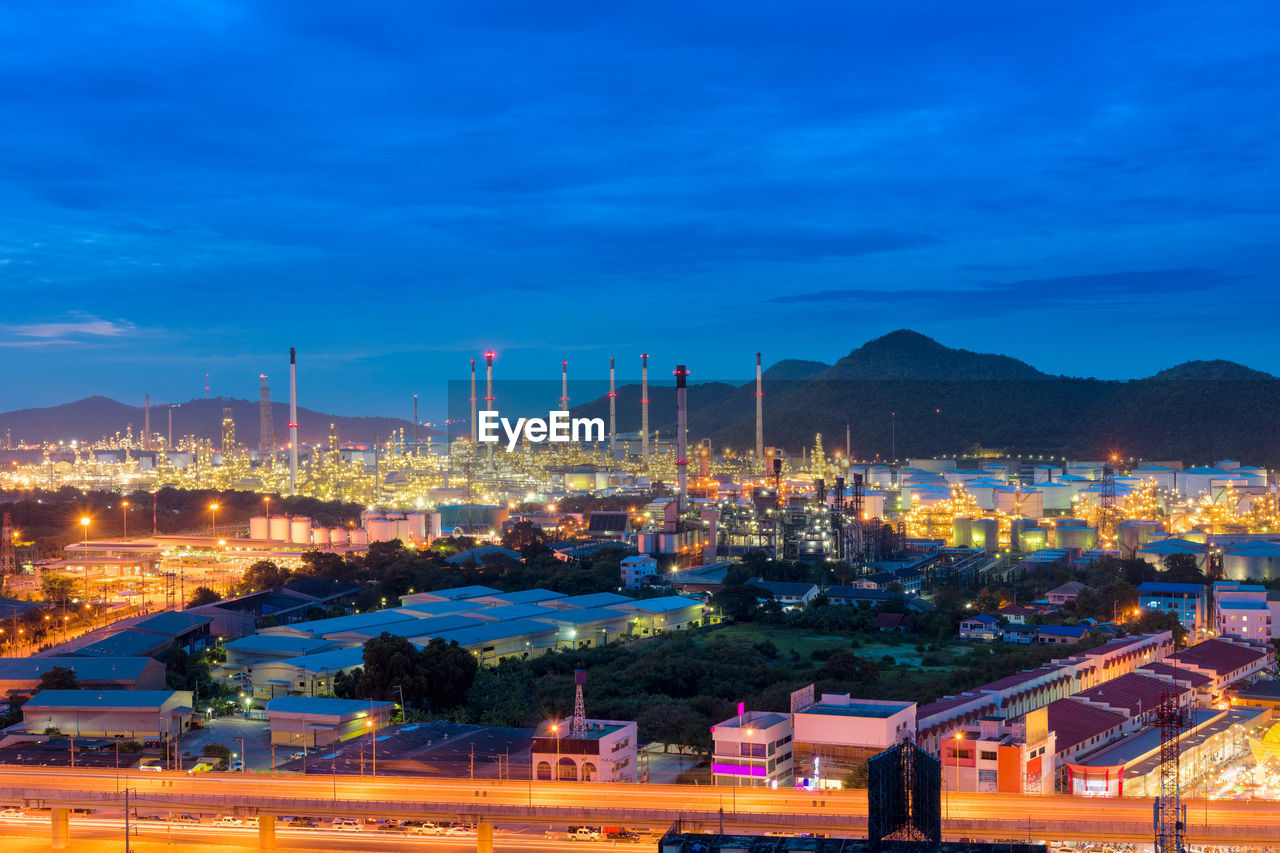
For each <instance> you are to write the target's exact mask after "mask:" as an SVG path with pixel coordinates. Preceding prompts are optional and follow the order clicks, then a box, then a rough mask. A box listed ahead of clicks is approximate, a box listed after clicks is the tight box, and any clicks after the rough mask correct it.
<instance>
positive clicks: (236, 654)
mask: <svg viewBox="0 0 1280 853" xmlns="http://www.w3.org/2000/svg"><path fill="white" fill-rule="evenodd" d="M222 648H223V650H224V651H226V653H227V660H226V667H227V668H228V669H235V670H239V671H241V672H247V671H249V670H251V669H252V668H253V667H254V666H255V665H256V664H260V663H266V662H267V661H275V660H288V659H289V658H296V657H302V656H303V655H312V654H317V653H319V652H328V651H332V650H333V649H336V648H340V646H339V644H338V643H336V642H334V641H333V640H317V639H315V638H313V637H290V636H279V635H276V634H251V635H249V636H248V637H241V638H239V639H237V640H231V641H230V642H227V643H224V644H223V646H222Z"/></svg>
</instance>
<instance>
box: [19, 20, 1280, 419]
mask: <svg viewBox="0 0 1280 853" xmlns="http://www.w3.org/2000/svg"><path fill="white" fill-rule="evenodd" d="M1274 11H1275V7H1274V5H1273V4H1270V3H1266V2H1254V0H1238V2H1232V3H1211V2H1176V0H1160V1H1159V2H1131V3H1122V4H1116V3H1092V2H1081V3H1072V4H1057V5H1051V4H1043V3H1026V2H1008V3H970V4H956V3H952V2H942V0H939V2H924V1H923V0H919V1H918V2H917V1H916V0H905V2H898V3H892V4H883V3H874V4H873V3H862V2H850V0H844V2H833V3H807V4H794V3H758V2H757V3H753V2H741V3H728V2H719V3H699V2H696V0H681V2H676V3H664V2H644V3H623V2H614V3H596V2H583V0H560V2H550V3H505V2H484V0H469V2H466V3H435V2H421V0H418V2H404V3H395V2H378V0H368V2H363V3H359V4H351V3H341V4H339V3H328V2H296V3H289V2H280V3H271V2H258V0H255V1H254V2H195V0H187V2H182V0H178V1H177V2H171V3H156V2H151V0H135V2H111V0H104V1H103V2H80V3H76V2H66V3H50V4H40V3H34V4H20V5H18V6H14V7H11V8H9V9H6V12H5V21H4V26H3V27H0V81H3V82H2V83H0V86H3V90H4V91H3V100H2V101H0V103H3V105H4V110H5V131H4V133H3V134H0V199H3V202H4V203H3V204H2V205H0V289H2V294H0V296H2V298H3V302H2V303H0V358H3V359H4V360H5V363H6V365H7V367H6V369H5V370H4V371H3V373H2V374H0V398H2V399H0V409H11V408H18V407H22V406H29V405H45V404H52V403H58V402H64V401H67V400H71V399H76V398H78V397H82V396H86V395H89V394H93V393H101V394H107V395H109V396H114V397H118V398H121V399H127V400H129V401H130V402H137V401H140V400H141V398H142V395H143V394H144V393H147V392H150V393H151V395H152V399H153V400H163V399H172V400H179V399H188V398H190V397H194V396H199V395H200V394H201V393H202V389H203V385H204V375H205V373H209V374H210V377H211V379H210V381H211V385H212V388H213V393H214V394H224V395H229V396H244V397H252V396H254V395H255V394H256V387H257V374H258V373H259V372H267V373H269V374H271V375H272V385H273V388H274V389H275V396H276V397H277V398H278V399H280V398H282V397H283V395H284V393H285V375H286V372H287V351H288V347H289V346H296V347H298V349H299V352H300V358H301V363H302V369H303V380H302V381H301V382H300V385H301V389H302V395H303V398H304V402H305V403H306V404H307V405H310V406H313V407H316V408H320V409H325V410H329V411H334V412H339V413H344V414H358V413H386V414H392V413H394V414H406V413H407V412H408V406H409V403H408V400H409V398H410V396H411V395H412V394H413V393H420V394H422V395H423V396H424V400H427V399H437V398H440V397H442V389H443V387H444V385H443V383H444V380H446V379H450V378H452V379H457V378H462V377H463V376H464V375H465V370H466V363H467V359H468V358H469V357H470V356H471V355H472V354H474V353H479V352H481V351H483V350H484V349H485V348H488V347H493V348H495V349H496V350H498V351H499V354H500V356H499V364H500V368H499V370H500V371H501V372H502V373H501V375H505V376H518V377H522V378H535V377H550V378H553V379H554V378H555V376H557V375H558V368H559V363H560V360H561V359H562V358H568V359H569V360H570V365H571V370H572V371H573V373H574V375H575V376H576V377H586V376H589V375H595V376H603V375H605V372H606V370H607V359H608V357H609V356H610V355H616V356H617V357H618V359H619V363H620V373H621V374H622V376H623V377H626V378H633V377H635V376H637V375H638V373H639V364H638V355H639V353H640V352H649V353H650V354H651V355H652V356H653V359H654V364H655V366H657V367H659V368H660V371H659V372H661V373H663V374H665V373H667V372H669V368H670V366H671V365H674V364H675V363H676V362H677V361H681V362H687V363H688V364H690V365H691V366H692V367H693V368H694V370H695V375H696V376H701V377H713V376H714V377H742V378H746V377H747V376H748V375H749V374H750V372H751V369H752V364H753V358H754V353H755V351H756V350H757V349H762V350H764V351H765V355H766V361H773V360H777V359H780V358H784V357H798V358H814V359H821V360H824V361H834V360H835V359H836V358H838V357H839V356H841V355H843V354H844V353H846V352H848V351H849V350H850V349H852V348H853V347H855V346H858V345H860V344H861V343H863V342H865V341H866V340H868V339H869V338H872V337H875V336H877V335H879V334H882V333H884V332H888V331H891V330H893V329H897V328H901V327H907V328H913V329H916V330H919V331H921V332H924V333H926V334H929V335H932V336H934V337H936V338H938V339H939V340H941V341H942V342H943V343H946V344H948V345H951V346H960V347H965V348H968V349H974V350H982V351H993V352H1002V353H1007V354H1010V355H1013V356H1016V357H1019V358H1022V359H1025V360H1027V361H1029V362H1031V363H1032V364H1034V365H1035V366H1037V367H1039V368H1040V369H1042V370H1045V371H1048V372H1051V373H1066V374H1072V375H1086V376H1088V375H1092V376H1099V377H1130V376H1141V375H1147V374H1150V373H1152V372H1154V371H1155V370H1158V369H1160V368H1162V367H1166V366H1169V365H1171V364H1175V363H1178V362H1181V361H1184V360H1187V359H1191V358H1218V357H1221V358H1230V359H1234V360H1238V361H1242V362H1245V363H1247V364H1249V365H1251V366H1253V367H1257V368H1259V369H1263V370H1268V371H1271V372H1280V343H1278V342H1277V338H1276V336H1275V335H1274V334H1272V333H1271V332H1269V331H1268V324H1269V322H1270V320H1269V318H1270V317H1273V316H1274V313H1275V310H1276V307H1277V305H1276V303H1277V301H1278V300H1280V296H1277V295H1276V294H1277V293H1280V280H1278V279H1280V276H1278V275H1277V272H1276V270H1277V255H1278V254H1280V248H1278V246H1277V242H1276V240H1275V235H1276V234H1277V233H1280V215H1278V210H1277V205H1278V204H1280V203H1278V202H1277V197H1278V194H1277V189H1280V173H1278V170H1277V162H1278V161H1280V151H1278V146H1277V144H1276V140H1277V139H1280V126H1278V125H1280V118H1278V117H1280V82H1277V80H1278V79H1280V75H1277V74H1275V69H1276V68H1277V67H1280V22H1278V21H1277V19H1276V17H1275V14H1274ZM424 408H426V406H424Z"/></svg>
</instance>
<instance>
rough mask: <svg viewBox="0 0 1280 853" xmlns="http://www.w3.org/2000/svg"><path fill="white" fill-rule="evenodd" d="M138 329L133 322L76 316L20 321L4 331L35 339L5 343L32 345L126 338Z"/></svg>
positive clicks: (5, 344) (7, 343)
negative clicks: (39, 321)
mask: <svg viewBox="0 0 1280 853" xmlns="http://www.w3.org/2000/svg"><path fill="white" fill-rule="evenodd" d="M136 328H137V327H136V326H134V325H133V324H132V323H127V322H126V323H119V322H116V321H114V320H104V319H102V318H100V317H90V316H77V317H75V318H72V319H67V320H62V321H58V322H51V323H21V324H18V325H13V326H6V327H5V331H7V332H9V333H10V334H11V335H14V336H16V337H18V338H27V339H34V340H16V341H7V342H3V345H4V346H11V347H22V346H27V347H30V346H54V345H64V344H77V343H86V342H89V341H92V340H94V339H104V338H120V337H125V336H128V335H131V334H132V333H133V332H134V331H135V330H136Z"/></svg>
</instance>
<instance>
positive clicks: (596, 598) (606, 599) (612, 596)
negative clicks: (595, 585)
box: [547, 592, 635, 610]
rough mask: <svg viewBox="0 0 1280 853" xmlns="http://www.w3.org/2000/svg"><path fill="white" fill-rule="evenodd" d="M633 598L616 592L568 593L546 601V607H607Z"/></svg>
mask: <svg viewBox="0 0 1280 853" xmlns="http://www.w3.org/2000/svg"><path fill="white" fill-rule="evenodd" d="M634 600H635V599H633V598H631V596H629V595H619V594H618V593H616V592H590V593H586V594H585V595H569V596H566V597H564V598H557V599H555V600H553V601H550V602H548V603H547V606H548V607H554V608H556V609H557V610H559V609H561V608H567V607H579V608H582V609H583V610H586V609H588V608H592V607H609V606H611V605H614V604H627V603H629V602H631V601H634Z"/></svg>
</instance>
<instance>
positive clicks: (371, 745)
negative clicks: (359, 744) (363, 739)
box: [364, 720, 378, 776]
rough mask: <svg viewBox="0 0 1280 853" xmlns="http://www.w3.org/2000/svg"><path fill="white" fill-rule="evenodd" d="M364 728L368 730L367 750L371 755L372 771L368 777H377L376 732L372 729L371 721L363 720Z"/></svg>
mask: <svg viewBox="0 0 1280 853" xmlns="http://www.w3.org/2000/svg"><path fill="white" fill-rule="evenodd" d="M364 727H365V728H366V729H368V730H369V749H370V751H371V752H372V754H373V769H372V772H371V773H370V774H369V775H370V776H377V775H378V730H377V729H376V728H374V725H373V720H365V721H364Z"/></svg>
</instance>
